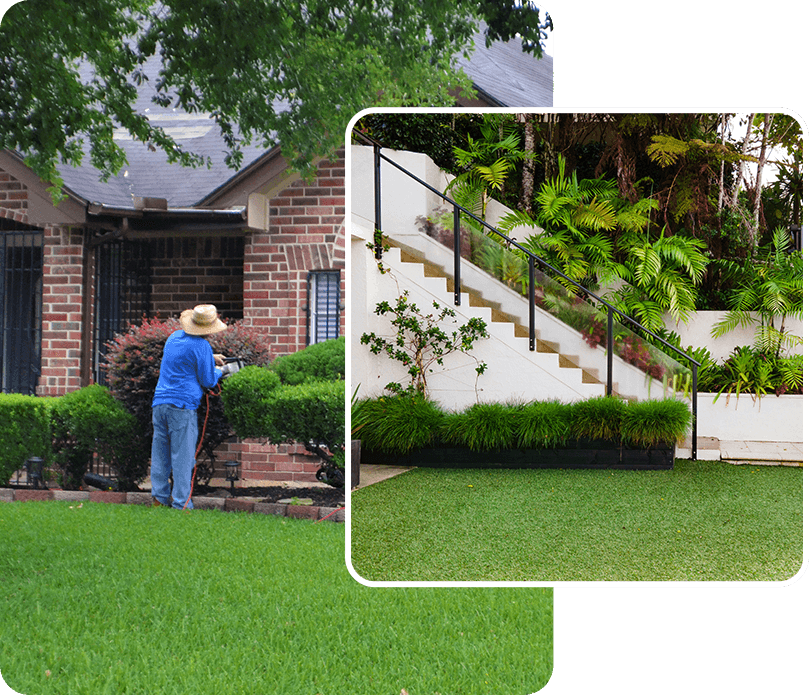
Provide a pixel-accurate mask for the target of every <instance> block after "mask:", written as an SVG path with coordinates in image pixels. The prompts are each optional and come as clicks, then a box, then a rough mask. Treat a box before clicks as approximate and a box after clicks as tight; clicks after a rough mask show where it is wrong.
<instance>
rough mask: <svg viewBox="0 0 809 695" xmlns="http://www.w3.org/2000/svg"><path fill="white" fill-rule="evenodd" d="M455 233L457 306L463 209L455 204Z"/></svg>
mask: <svg viewBox="0 0 809 695" xmlns="http://www.w3.org/2000/svg"><path fill="white" fill-rule="evenodd" d="M452 227H453V232H454V235H455V306H461V210H460V208H459V207H458V206H457V205H455V206H454V207H453V214H452Z"/></svg>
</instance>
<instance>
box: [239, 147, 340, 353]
mask: <svg viewBox="0 0 809 695" xmlns="http://www.w3.org/2000/svg"><path fill="white" fill-rule="evenodd" d="M344 220H345V158H344V156H342V154H341V156H340V158H339V159H337V160H336V161H334V162H328V161H326V162H323V163H321V165H320V166H319V168H318V172H317V177H316V178H315V179H314V180H313V181H311V182H305V181H297V182H295V183H294V184H292V185H291V186H290V187H289V188H286V189H285V190H283V191H282V192H281V193H280V194H279V195H278V196H276V197H275V198H273V199H272V200H271V201H270V229H269V230H268V231H266V232H254V233H253V234H251V235H250V238H249V239H248V241H247V244H246V246H245V253H244V317H245V320H246V321H247V322H249V323H250V325H252V326H254V327H256V328H263V329H265V330H266V332H267V334H268V335H269V337H270V342H271V351H272V353H273V354H274V355H284V354H288V353H290V352H297V351H298V350H302V349H303V348H304V347H306V301H307V296H306V291H307V287H306V281H307V277H308V274H309V271H310V270H335V269H340V270H344V269H345V231H344V229H343V225H344ZM340 294H341V299H342V301H343V303H344V300H345V273H344V272H343V273H341V282H340ZM342 334H345V325H344V319H343V325H342Z"/></svg>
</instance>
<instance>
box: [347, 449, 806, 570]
mask: <svg viewBox="0 0 809 695" xmlns="http://www.w3.org/2000/svg"><path fill="white" fill-rule="evenodd" d="M802 479H803V469H802V468H789V467H780V466H750V465H732V464H726V463H719V462H700V461H696V462H695V461H683V460H677V461H676V462H675V466H674V469H673V470H671V471H608V470H533V471H532V470H492V469H489V470H486V469H475V470H439V469H429V468H420V469H415V470H413V471H410V472H408V473H404V474H402V475H400V476H397V477H395V478H392V479H390V480H386V481H383V482H381V483H378V484H375V485H371V486H368V487H367V488H360V489H359V490H355V491H353V492H352V493H351V507H350V510H351V512H350V522H351V563H352V565H353V567H354V569H355V570H356V571H357V572H358V574H359V575H360V576H361V577H363V578H364V579H367V580H370V581H391V580H397V581H441V580H444V581H481V580H487V581H502V580H514V581H523V580H537V581H566V580H722V581H724V580H785V579H788V578H790V577H791V576H792V575H794V574H795V573H796V572H797V571H798V570H799V569H800V566H801V562H802V526H803V515H802Z"/></svg>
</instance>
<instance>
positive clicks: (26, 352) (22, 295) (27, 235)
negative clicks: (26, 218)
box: [0, 231, 43, 395]
mask: <svg viewBox="0 0 809 695" xmlns="http://www.w3.org/2000/svg"><path fill="white" fill-rule="evenodd" d="M42 239H43V235H42V232H41V231H35V232H31V231H8V232H0V391H2V392H3V393H24V394H28V395H33V394H34V393H36V387H37V381H38V380H39V374H40V370H41V351H42Z"/></svg>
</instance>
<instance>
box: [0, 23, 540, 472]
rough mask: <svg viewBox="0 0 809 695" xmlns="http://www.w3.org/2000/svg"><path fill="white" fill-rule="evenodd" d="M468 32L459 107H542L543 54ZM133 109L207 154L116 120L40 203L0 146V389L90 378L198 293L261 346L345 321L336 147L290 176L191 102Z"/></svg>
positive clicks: (271, 461)
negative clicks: (474, 46) (124, 342)
mask: <svg viewBox="0 0 809 695" xmlns="http://www.w3.org/2000/svg"><path fill="white" fill-rule="evenodd" d="M477 41H478V42H479V44H480V48H479V50H478V51H475V53H474V54H473V57H472V60H471V61H469V60H465V61H464V69H465V70H466V72H467V74H469V75H470V77H472V79H473V81H474V82H475V84H476V85H477V88H478V96H479V98H478V99H477V100H475V101H473V102H468V103H466V104H465V105H473V106H481V105H483V106H486V105H488V106H502V105H506V104H507V103H508V104H509V105H513V106H518V105H519V106H525V105H532V106H549V105H551V104H552V99H553V92H552V75H553V63H552V59H551V58H550V57H549V56H546V58H545V59H544V60H543V61H537V60H535V59H533V58H530V57H528V56H526V55H525V54H522V52H521V50H520V46H519V42H517V41H513V42H509V43H508V44H504V45H503V44H495V46H493V47H492V49H491V50H486V49H484V48H483V37H482V34H481V35H479V36H478V37H477ZM504 46H505V48H506V49H507V50H504ZM498 89H500V90H501V91H500V92H498ZM517 99H519V100H521V101H522V103H511V102H512V101H514V100H517ZM138 108H139V109H140V110H141V112H142V113H144V114H147V115H148V117H149V119H150V121H153V122H154V123H156V124H157V125H160V126H162V127H163V128H164V129H165V130H166V131H167V132H169V134H171V135H172V136H173V137H175V139H177V140H178V141H179V142H182V143H183V144H185V145H186V146H187V148H188V149H189V150H191V151H194V152H196V153H198V154H202V155H208V156H210V157H211V159H212V161H213V166H212V167H210V168H200V169H183V168H181V167H178V166H177V165H170V164H168V163H167V162H166V156H165V154H163V153H162V152H160V151H157V152H156V151H153V150H150V149H149V148H147V147H145V146H143V145H141V144H140V143H136V142H132V141H131V139H129V136H128V134H127V133H126V132H124V131H122V132H120V133H116V140H118V142H119V144H120V145H121V146H122V147H123V148H124V149H125V150H126V153H127V158H128V164H127V166H126V167H125V168H124V169H123V170H122V171H121V172H120V173H119V174H118V175H117V176H115V177H113V178H111V179H109V180H108V181H106V182H102V181H100V180H99V175H98V172H97V171H96V170H95V169H93V167H92V166H91V165H90V164H88V163H85V164H84V165H82V166H81V167H79V168H69V167H67V168H63V169H62V170H61V172H60V173H61V175H62V176H63V178H64V182H65V186H64V191H63V192H64V193H65V194H66V198H65V199H64V200H63V201H62V202H61V203H59V204H58V205H57V206H54V205H53V202H52V199H51V197H50V194H49V193H48V191H47V190H46V186H45V185H44V184H43V183H42V181H40V180H39V179H38V178H37V177H36V176H35V175H34V174H33V173H32V172H31V170H30V169H28V167H27V166H25V164H24V162H23V159H22V157H21V156H20V155H18V154H17V153H14V152H9V151H4V152H0V392H17V393H30V394H38V395H42V396H56V395H61V394H64V393H67V392H70V391H73V390H76V389H78V388H81V387H82V386H85V385H87V384H90V383H93V382H98V381H102V382H103V373H102V372H101V370H100V368H99V367H100V363H101V359H100V358H101V356H102V354H103V351H104V345H105V344H106V342H107V341H109V340H110V339H111V338H112V336H113V335H114V334H115V333H116V332H120V331H122V330H124V329H125V327H126V326H127V325H128V324H129V323H130V322H133V321H138V320H140V318H141V317H142V316H144V315H146V316H158V317H163V318H166V317H169V316H176V315H178V314H179V313H180V311H181V310H183V309H185V308H188V307H190V306H193V305H194V304H197V303H201V302H206V303H213V304H216V305H217V307H218V308H219V310H220V313H221V314H222V315H223V316H224V317H226V318H229V319H234V320H237V319H242V320H244V321H245V323H246V324H247V325H249V326H252V327H255V328H258V329H260V330H261V331H263V332H265V333H266V335H267V336H268V339H269V341H270V344H271V351H272V353H273V355H275V356H278V355H282V354H288V353H290V352H295V351H297V350H300V349H302V348H304V347H306V346H307V345H309V344H312V343H315V342H320V341H321V340H325V339H328V338H334V337H337V336H339V335H344V334H345V311H344V301H345V300H344V298H345V248H346V244H345V162H344V156H343V154H342V153H341V152H338V153H337V154H336V156H335V157H334V158H333V160H328V159H325V160H323V161H321V162H320V164H319V166H318V168H317V175H316V177H315V178H314V179H313V180H311V181H303V180H300V178H299V177H298V176H297V175H295V174H294V173H292V172H290V171H289V170H288V167H287V162H286V161H285V160H284V158H283V156H282V155H281V153H280V148H279V147H276V148H273V149H271V150H269V151H265V150H262V149H258V148H249V147H248V148H245V150H244V161H245V162H248V164H247V165H246V166H245V167H244V168H242V169H241V170H240V171H238V172H233V171H232V170H229V169H227V168H226V167H225V165H224V163H223V162H221V161H219V160H221V159H222V157H221V155H222V152H223V150H224V147H223V144H222V141H221V137H220V136H219V134H218V132H217V131H216V129H215V128H214V126H213V123H212V121H211V119H210V118H208V117H207V115H206V114H187V113H182V112H177V111H176V110H174V109H170V108H160V107H156V106H155V105H154V104H153V103H151V101H150V100H149V99H148V97H146V96H144V97H142V99H141V103H139V104H138ZM228 456H229V457H234V456H238V457H239V458H240V459H241V462H242V477H243V479H245V480H250V479H253V480H255V479H259V478H261V479H266V480H296V479H300V480H310V481H311V480H314V473H315V471H316V470H317V469H318V467H319V463H318V462H317V461H316V460H315V458H314V457H313V456H312V455H310V454H307V453H306V452H305V451H304V450H303V449H302V448H301V449H297V448H296V449H294V450H292V451H288V450H287V448H286V447H280V448H275V447H267V446H259V445H257V444H248V443H243V442H239V443H237V444H232V445H231V451H230V452H228Z"/></svg>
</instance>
